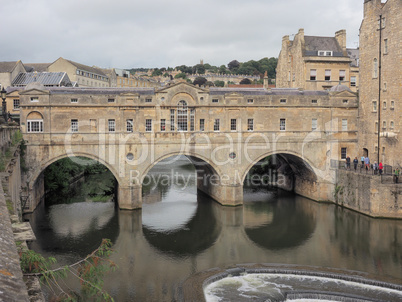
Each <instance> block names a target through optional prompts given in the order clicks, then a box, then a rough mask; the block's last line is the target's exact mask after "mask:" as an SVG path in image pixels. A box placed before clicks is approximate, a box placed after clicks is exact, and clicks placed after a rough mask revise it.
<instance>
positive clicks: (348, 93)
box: [331, 90, 357, 98]
mask: <svg viewBox="0 0 402 302" xmlns="http://www.w3.org/2000/svg"><path fill="white" fill-rule="evenodd" d="M331 94H332V96H333V97H339V98H341V97H342V98H353V97H356V96H357V94H356V93H355V92H352V91H347V90H344V91H339V92H333V93H331Z"/></svg>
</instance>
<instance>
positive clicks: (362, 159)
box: [361, 156, 364, 168]
mask: <svg viewBox="0 0 402 302" xmlns="http://www.w3.org/2000/svg"><path fill="white" fill-rule="evenodd" d="M361 161H362V168H363V167H364V156H362V158H361Z"/></svg>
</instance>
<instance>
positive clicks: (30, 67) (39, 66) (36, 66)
mask: <svg viewBox="0 0 402 302" xmlns="http://www.w3.org/2000/svg"><path fill="white" fill-rule="evenodd" d="M49 65H50V63H27V64H24V66H25V70H26V71H27V72H34V71H37V72H46V71H47V68H48V67H49Z"/></svg>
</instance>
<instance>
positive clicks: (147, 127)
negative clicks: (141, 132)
mask: <svg viewBox="0 0 402 302" xmlns="http://www.w3.org/2000/svg"><path fill="white" fill-rule="evenodd" d="M145 131H146V132H151V131H152V120H151V119H146V120H145Z"/></svg>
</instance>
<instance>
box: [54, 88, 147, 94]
mask: <svg viewBox="0 0 402 302" xmlns="http://www.w3.org/2000/svg"><path fill="white" fill-rule="evenodd" d="M49 91H50V94H122V93H138V94H141V95H153V94H155V89H154V88H153V87H149V88H148V87H145V88H141V87H138V88H115V87H112V88H110V87H107V88H99V87H72V88H66V87H49Z"/></svg>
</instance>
